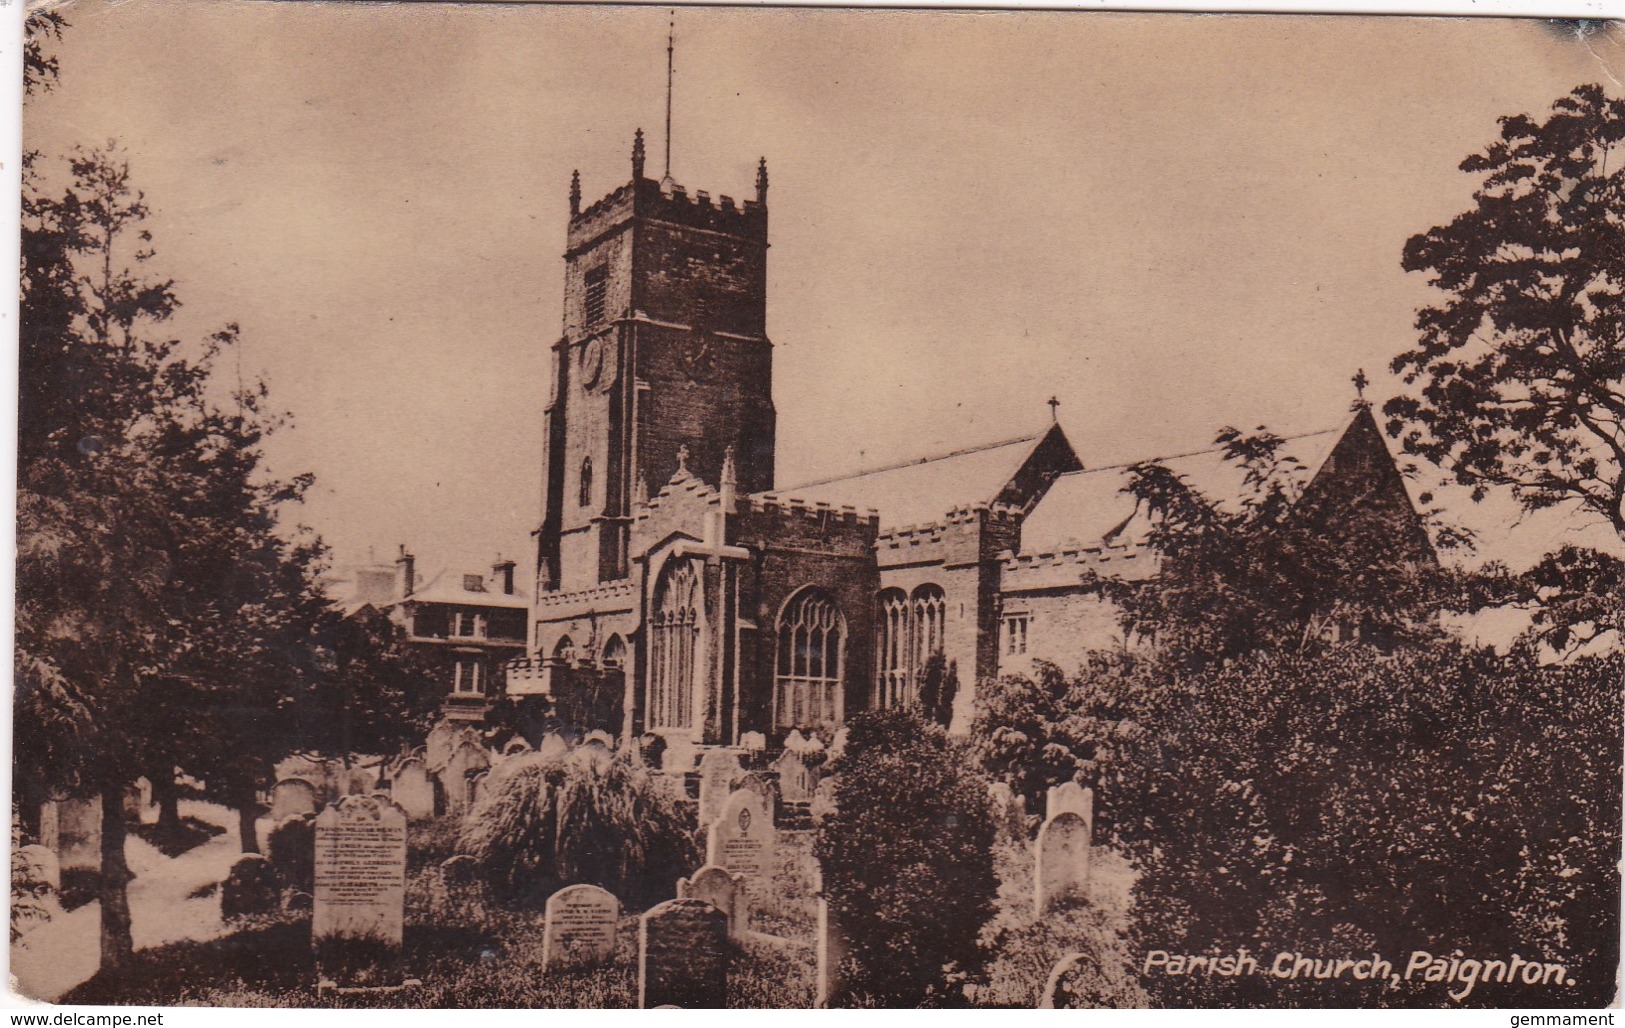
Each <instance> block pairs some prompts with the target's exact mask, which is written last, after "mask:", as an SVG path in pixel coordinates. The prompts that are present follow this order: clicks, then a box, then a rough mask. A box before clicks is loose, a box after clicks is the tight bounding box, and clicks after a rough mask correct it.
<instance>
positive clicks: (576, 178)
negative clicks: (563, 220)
mask: <svg viewBox="0 0 1625 1028" xmlns="http://www.w3.org/2000/svg"><path fill="white" fill-rule="evenodd" d="M580 213H581V172H579V171H572V172H570V216H571V217H575V216H576V215H577V214H580Z"/></svg>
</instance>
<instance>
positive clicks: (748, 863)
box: [705, 790, 779, 885]
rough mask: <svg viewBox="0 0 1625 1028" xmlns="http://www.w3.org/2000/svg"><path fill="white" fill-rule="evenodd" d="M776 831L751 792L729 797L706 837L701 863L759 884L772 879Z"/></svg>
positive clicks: (776, 838) (760, 803)
mask: <svg viewBox="0 0 1625 1028" xmlns="http://www.w3.org/2000/svg"><path fill="white" fill-rule="evenodd" d="M778 835H779V833H778V830H777V829H776V828H774V827H773V818H772V817H771V816H769V814H768V813H767V811H766V810H764V809H762V801H761V800H760V799H759V798H758V797H757V795H756V794H755V793H753V792H746V791H743V790H741V791H739V792H735V793H733V794H731V795H730V796H729V797H728V799H727V801H726V802H725V803H723V805H722V810H721V812H720V813H718V814H717V817H716V820H715V821H713V822H711V828H710V830H709V832H708V834H707V836H706V845H705V862H706V863H707V864H715V865H717V866H718V867H722V868H726V869H727V870H729V871H732V872H733V873H734V874H740V875H744V876H745V878H746V880H747V881H749V882H751V883H752V884H755V885H760V884H761V883H763V882H765V881H766V880H767V879H768V878H770V877H771V876H772V873H773V859H774V850H775V848H776V846H777V844H778Z"/></svg>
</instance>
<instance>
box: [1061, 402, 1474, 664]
mask: <svg viewBox="0 0 1625 1028" xmlns="http://www.w3.org/2000/svg"><path fill="white" fill-rule="evenodd" d="M1216 442H1217V443H1218V445H1219V446H1220V447H1221V448H1222V449H1223V451H1224V459H1225V460H1227V461H1229V462H1230V463H1232V464H1234V465H1236V466H1237V467H1238V468H1239V469H1240V470H1241V471H1242V473H1243V483H1244V484H1243V494H1242V496H1241V497H1240V500H1239V502H1238V503H1235V504H1228V505H1227V504H1223V503H1221V502H1219V498H1217V497H1209V496H1206V495H1204V494H1202V493H1201V492H1200V491H1199V490H1197V489H1196V488H1195V487H1193V486H1192V485H1191V484H1189V483H1188V482H1186V481H1185V480H1184V479H1182V478H1181V477H1179V475H1177V474H1176V473H1174V472H1173V471H1172V470H1170V469H1169V468H1167V467H1164V466H1162V465H1160V464H1142V465H1139V466H1137V467H1135V468H1133V469H1131V471H1130V480H1129V484H1128V486H1127V487H1126V488H1127V490H1128V491H1129V492H1130V493H1132V494H1133V496H1134V498H1135V500H1136V501H1137V503H1138V504H1139V508H1140V510H1141V511H1142V512H1144V513H1145V514H1146V515H1148V516H1149V518H1150V521H1151V528H1150V530H1149V535H1148V539H1147V544H1148V546H1149V547H1150V549H1151V550H1152V551H1153V552H1155V554H1156V555H1157V559H1158V570H1157V574H1156V575H1155V576H1154V577H1152V578H1148V579H1141V580H1125V579H1122V578H1116V577H1110V576H1105V575H1100V574H1097V573H1090V574H1088V575H1087V576H1086V577H1085V579H1084V586H1085V588H1086V589H1090V590H1092V591H1094V592H1096V593H1097V594H1099V595H1101V596H1103V597H1105V598H1107V599H1109V600H1111V601H1112V602H1113V603H1114V604H1115V605H1116V608H1117V610H1118V612H1119V619H1120V621H1121V623H1122V625H1123V628H1124V630H1125V632H1126V633H1128V634H1129V635H1130V636H1131V637H1139V638H1142V639H1150V640H1155V642H1156V644H1157V646H1158V647H1159V649H1160V650H1161V651H1162V652H1163V653H1165V654H1166V655H1167V656H1168V657H1169V658H1170V659H1173V660H1176V661H1180V662H1184V663H1188V664H1191V665H1201V664H1206V663H1213V662H1222V661H1224V660H1228V659H1232V658H1234V657H1236V656H1239V655H1242V654H1246V653H1251V652H1254V651H1256V650H1259V649H1265V648H1278V647H1286V648H1292V649H1299V650H1306V649H1310V648H1313V647H1314V646H1316V645H1318V644H1320V643H1321V642H1322V641H1323V640H1324V639H1326V638H1327V637H1329V636H1330V635H1332V634H1333V632H1334V631H1335V632H1337V633H1343V634H1355V635H1358V636H1360V637H1361V638H1366V639H1370V640H1373V641H1379V642H1381V643H1382V644H1384V645H1393V644H1396V643H1398V642H1401V641H1413V642H1415V641H1423V640H1427V639H1431V638H1433V637H1434V635H1435V634H1436V632H1435V629H1434V624H1433V621H1432V616H1433V614H1435V613H1436V612H1437V610H1438V609H1439V607H1440V605H1441V604H1442V603H1443V602H1444V600H1445V598H1446V597H1449V596H1452V595H1455V594H1456V593H1458V592H1459V590H1460V588H1461V585H1460V582H1459V580H1458V579H1459V576H1457V575H1455V574H1453V573H1449V572H1446V571H1445V570H1443V569H1441V568H1440V567H1439V565H1438V562H1437V559H1436V558H1435V556H1434V553H1433V549H1432V546H1431V544H1430V543H1429V541H1428V539H1427V537H1426V535H1425V533H1424V532H1422V530H1421V528H1420V526H1419V525H1418V524H1417V522H1416V520H1415V518H1414V517H1413V516H1412V515H1411V512H1410V508H1409V501H1408V500H1407V499H1406V498H1405V494H1404V492H1403V488H1402V483H1401V481H1400V479H1399V474H1398V471H1397V470H1396V469H1395V468H1394V467H1393V466H1392V464H1391V462H1388V461H1386V460H1385V459H1376V458H1374V457H1373V456H1372V455H1373V454H1374V453H1375V452H1376V448H1379V447H1380V446H1381V438H1380V436H1379V435H1378V432H1377V428H1376V425H1375V422H1374V421H1372V419H1371V416H1370V414H1369V412H1366V411H1365V410H1364V409H1363V408H1362V409H1360V410H1358V412H1357V414H1356V419H1355V423H1354V425H1353V426H1352V427H1351V429H1350V431H1349V433H1348V434H1347V435H1346V436H1345V438H1344V441H1343V442H1342V443H1340V444H1339V451H1338V453H1337V454H1334V456H1338V457H1339V459H1341V460H1343V461H1345V462H1346V464H1347V465H1348V466H1347V467H1346V468H1345V469H1344V470H1343V471H1342V475H1343V478H1342V482H1343V483H1345V484H1344V486H1343V487H1342V488H1339V489H1332V488H1329V487H1320V486H1319V484H1318V482H1308V481H1306V480H1307V479H1308V477H1309V474H1310V472H1311V470H1312V469H1309V468H1306V467H1304V466H1303V465H1302V464H1300V463H1299V462H1298V461H1297V460H1296V459H1294V458H1293V457H1291V456H1290V455H1288V454H1287V453H1286V452H1285V451H1284V440H1282V439H1281V438H1280V437H1278V436H1275V435H1273V434H1271V433H1270V432H1268V431H1266V430H1265V429H1263V428H1259V429H1258V430H1257V431H1256V432H1255V433H1253V434H1251V435H1247V434H1243V433H1242V432H1239V431H1237V430H1236V429H1234V428H1226V429H1224V430H1223V431H1222V432H1220V433H1219V435H1218V437H1217V440H1216Z"/></svg>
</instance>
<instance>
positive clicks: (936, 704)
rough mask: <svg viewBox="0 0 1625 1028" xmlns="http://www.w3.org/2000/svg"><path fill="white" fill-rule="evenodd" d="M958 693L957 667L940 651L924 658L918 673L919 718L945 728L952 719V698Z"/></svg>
mask: <svg viewBox="0 0 1625 1028" xmlns="http://www.w3.org/2000/svg"><path fill="white" fill-rule="evenodd" d="M958 692H959V667H958V666H957V664H956V663H955V662H954V661H951V660H949V659H947V658H946V657H945V656H943V653H942V651H941V650H938V651H936V652H935V653H933V654H931V656H929V657H927V658H926V661H925V667H924V668H923V669H922V670H921V672H920V691H919V705H920V716H921V717H923V718H925V719H926V720H927V721H930V722H931V723H932V724H938V725H941V726H942V727H944V728H947V727H948V726H949V725H950V724H951V723H952V722H953V719H954V697H955V696H956V695H957V694H958Z"/></svg>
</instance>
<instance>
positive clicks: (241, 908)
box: [220, 853, 282, 920]
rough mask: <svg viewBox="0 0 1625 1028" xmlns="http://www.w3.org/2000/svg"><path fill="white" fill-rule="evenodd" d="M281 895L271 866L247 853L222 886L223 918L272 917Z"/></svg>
mask: <svg viewBox="0 0 1625 1028" xmlns="http://www.w3.org/2000/svg"><path fill="white" fill-rule="evenodd" d="M281 895H282V888H281V886H280V885H278V884H277V880H276V872H275V871H274V870H272V868H271V862H270V861H269V860H266V859H265V858H264V857H263V856H261V855H260V854H258V853H244V854H243V855H242V856H240V857H238V858H237V862H236V863H234V864H232V865H231V873H230V874H228V875H226V880H225V881H224V882H221V883H220V916H221V917H223V918H225V919H227V920H230V919H232V918H234V917H250V916H252V915H255V914H269V913H270V912H271V911H273V910H275V909H276V908H277V906H278V905H279V903H280V900H281Z"/></svg>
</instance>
